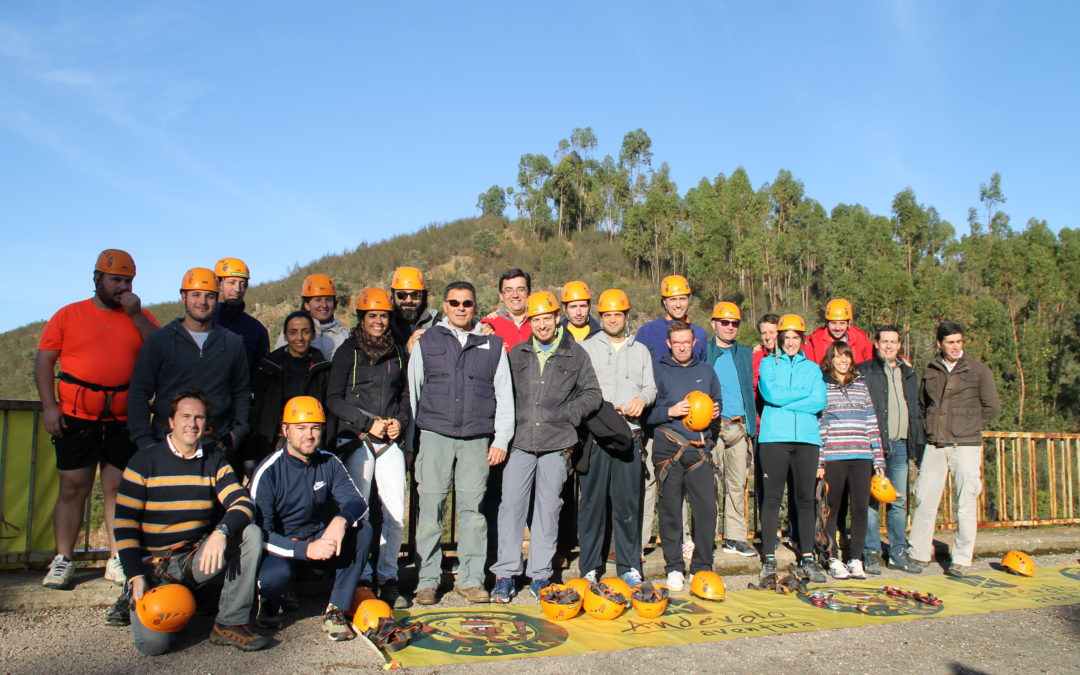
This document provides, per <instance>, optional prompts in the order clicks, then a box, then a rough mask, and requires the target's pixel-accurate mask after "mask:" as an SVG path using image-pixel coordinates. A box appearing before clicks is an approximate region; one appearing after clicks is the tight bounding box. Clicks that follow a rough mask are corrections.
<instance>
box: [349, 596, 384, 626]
mask: <svg viewBox="0 0 1080 675" xmlns="http://www.w3.org/2000/svg"><path fill="white" fill-rule="evenodd" d="M393 618H394V612H393V611H392V610H391V609H390V605H388V604H386V603H385V602H383V601H382V600H379V599H378V598H370V599H368V600H364V601H363V602H361V603H360V606H359V607H358V608H357V609H356V614H354V615H353V620H352V625H353V628H355V629H356V632H357V633H363V632H366V631H368V630H371V629H374V628H378V627H379V619H393Z"/></svg>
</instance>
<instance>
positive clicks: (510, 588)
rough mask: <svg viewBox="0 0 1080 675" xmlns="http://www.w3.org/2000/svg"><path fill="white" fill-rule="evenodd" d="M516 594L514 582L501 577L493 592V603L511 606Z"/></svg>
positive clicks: (496, 582)
mask: <svg viewBox="0 0 1080 675" xmlns="http://www.w3.org/2000/svg"><path fill="white" fill-rule="evenodd" d="M514 593H515V591H514V580H513V579H511V578H510V577H499V578H498V579H496V580H495V588H494V589H492V591H491V601H492V602H494V603H496V604H499V605H506V604H509V603H510V601H511V600H513V599H514Z"/></svg>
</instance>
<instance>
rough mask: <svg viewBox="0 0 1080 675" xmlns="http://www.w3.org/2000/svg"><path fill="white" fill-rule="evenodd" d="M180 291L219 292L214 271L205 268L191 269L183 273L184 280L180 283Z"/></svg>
mask: <svg viewBox="0 0 1080 675" xmlns="http://www.w3.org/2000/svg"><path fill="white" fill-rule="evenodd" d="M180 290H182V291H213V292H215V293H217V292H218V290H219V289H218V282H217V275H216V274H214V270H208V269H206V268H205V267H192V268H191V269H189V270H188V271H187V272H185V273H184V278H183V279H182V280H181V281H180Z"/></svg>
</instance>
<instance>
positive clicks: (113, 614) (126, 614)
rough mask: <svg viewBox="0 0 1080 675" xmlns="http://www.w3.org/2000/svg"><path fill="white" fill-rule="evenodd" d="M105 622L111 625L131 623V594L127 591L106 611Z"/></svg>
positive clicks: (128, 624) (127, 624)
mask: <svg viewBox="0 0 1080 675" xmlns="http://www.w3.org/2000/svg"><path fill="white" fill-rule="evenodd" d="M105 624H106V625H109V626H130V625H131V595H130V594H129V593H128V592H127V591H125V592H123V593H121V594H120V597H119V598H117V599H116V602H115V603H113V606H112V608H111V609H110V610H109V611H107V612H105Z"/></svg>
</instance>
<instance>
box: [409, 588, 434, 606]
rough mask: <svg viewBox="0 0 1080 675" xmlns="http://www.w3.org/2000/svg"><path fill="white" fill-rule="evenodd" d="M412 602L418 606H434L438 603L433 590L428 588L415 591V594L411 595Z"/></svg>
mask: <svg viewBox="0 0 1080 675" xmlns="http://www.w3.org/2000/svg"><path fill="white" fill-rule="evenodd" d="M413 602H415V603H416V604H418V605H434V604H435V603H436V602H438V600H437V599H436V597H435V589H434V588H431V587H430V586H428V587H425V588H418V589H416V593H413Z"/></svg>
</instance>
